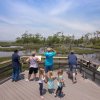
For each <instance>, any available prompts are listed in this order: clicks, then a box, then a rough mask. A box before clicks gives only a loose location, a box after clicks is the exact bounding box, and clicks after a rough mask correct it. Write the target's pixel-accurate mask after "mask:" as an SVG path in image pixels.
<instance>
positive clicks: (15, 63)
mask: <svg viewBox="0 0 100 100" xmlns="http://www.w3.org/2000/svg"><path fill="white" fill-rule="evenodd" d="M20 67H21V66H20V56H19V55H18V50H15V51H14V53H13V54H12V69H13V72H12V81H17V80H19V73H20Z"/></svg>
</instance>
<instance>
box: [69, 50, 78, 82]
mask: <svg viewBox="0 0 100 100" xmlns="http://www.w3.org/2000/svg"><path fill="white" fill-rule="evenodd" d="M68 63H69V69H70V74H72V77H73V83H76V67H77V57H76V55H75V54H74V51H71V52H70V54H69V55H68Z"/></svg>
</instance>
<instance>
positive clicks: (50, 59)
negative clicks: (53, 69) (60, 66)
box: [44, 52, 56, 66]
mask: <svg viewBox="0 0 100 100" xmlns="http://www.w3.org/2000/svg"><path fill="white" fill-rule="evenodd" d="M44 55H45V56H46V59H45V65H46V66H51V65H53V57H54V56H55V55H56V52H45V53H44Z"/></svg>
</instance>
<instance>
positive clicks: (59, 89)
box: [56, 86, 63, 96]
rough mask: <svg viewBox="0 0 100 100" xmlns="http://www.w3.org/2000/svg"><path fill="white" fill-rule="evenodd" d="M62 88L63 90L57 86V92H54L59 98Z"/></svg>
mask: <svg viewBox="0 0 100 100" xmlns="http://www.w3.org/2000/svg"><path fill="white" fill-rule="evenodd" d="M62 88H63V87H62V86H61V87H59V86H58V88H57V90H56V94H57V93H59V94H58V95H59V96H60V95H61V92H62Z"/></svg>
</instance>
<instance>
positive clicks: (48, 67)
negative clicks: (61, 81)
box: [45, 65, 53, 73]
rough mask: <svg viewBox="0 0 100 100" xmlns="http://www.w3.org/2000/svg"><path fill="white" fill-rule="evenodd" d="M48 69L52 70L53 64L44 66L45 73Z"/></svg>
mask: <svg viewBox="0 0 100 100" xmlns="http://www.w3.org/2000/svg"><path fill="white" fill-rule="evenodd" d="M48 71H53V65H51V66H45V73H47V72H48Z"/></svg>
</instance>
